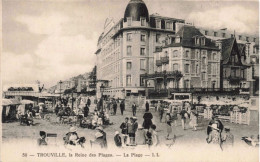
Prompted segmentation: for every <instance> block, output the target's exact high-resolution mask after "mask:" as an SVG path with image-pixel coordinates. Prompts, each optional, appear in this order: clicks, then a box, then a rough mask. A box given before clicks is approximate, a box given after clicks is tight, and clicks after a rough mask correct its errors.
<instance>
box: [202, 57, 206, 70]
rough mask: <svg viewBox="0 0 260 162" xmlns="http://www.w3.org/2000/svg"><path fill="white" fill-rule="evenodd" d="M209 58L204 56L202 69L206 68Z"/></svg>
mask: <svg viewBox="0 0 260 162" xmlns="http://www.w3.org/2000/svg"><path fill="white" fill-rule="evenodd" d="M206 64H207V59H206V57H203V58H202V69H206Z"/></svg>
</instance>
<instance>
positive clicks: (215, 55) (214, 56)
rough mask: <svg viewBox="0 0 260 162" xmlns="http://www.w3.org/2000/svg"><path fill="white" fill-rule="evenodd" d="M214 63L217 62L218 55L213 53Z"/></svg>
mask: <svg viewBox="0 0 260 162" xmlns="http://www.w3.org/2000/svg"><path fill="white" fill-rule="evenodd" d="M212 59H213V60H214V61H217V54H216V53H213V58H212Z"/></svg>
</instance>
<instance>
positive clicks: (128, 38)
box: [127, 33, 132, 41]
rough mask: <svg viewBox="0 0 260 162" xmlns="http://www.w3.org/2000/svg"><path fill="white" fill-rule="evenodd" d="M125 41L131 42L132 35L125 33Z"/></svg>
mask: <svg viewBox="0 0 260 162" xmlns="http://www.w3.org/2000/svg"><path fill="white" fill-rule="evenodd" d="M127 41H132V33H127Z"/></svg>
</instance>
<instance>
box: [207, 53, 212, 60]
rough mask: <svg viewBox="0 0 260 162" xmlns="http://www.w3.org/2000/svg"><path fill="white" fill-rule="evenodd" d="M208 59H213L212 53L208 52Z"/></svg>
mask: <svg viewBox="0 0 260 162" xmlns="http://www.w3.org/2000/svg"><path fill="white" fill-rule="evenodd" d="M208 60H211V53H210V52H208Z"/></svg>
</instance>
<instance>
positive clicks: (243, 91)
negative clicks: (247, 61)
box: [148, 88, 249, 98]
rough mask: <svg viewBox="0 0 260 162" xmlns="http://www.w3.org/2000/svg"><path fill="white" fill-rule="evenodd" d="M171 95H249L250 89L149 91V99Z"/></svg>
mask: <svg viewBox="0 0 260 162" xmlns="http://www.w3.org/2000/svg"><path fill="white" fill-rule="evenodd" d="M171 93H213V94H221V93H223V94H249V88H223V89H220V88H168V89H160V90H154V89H149V90H148V97H149V98H165V97H170V95H171Z"/></svg>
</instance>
